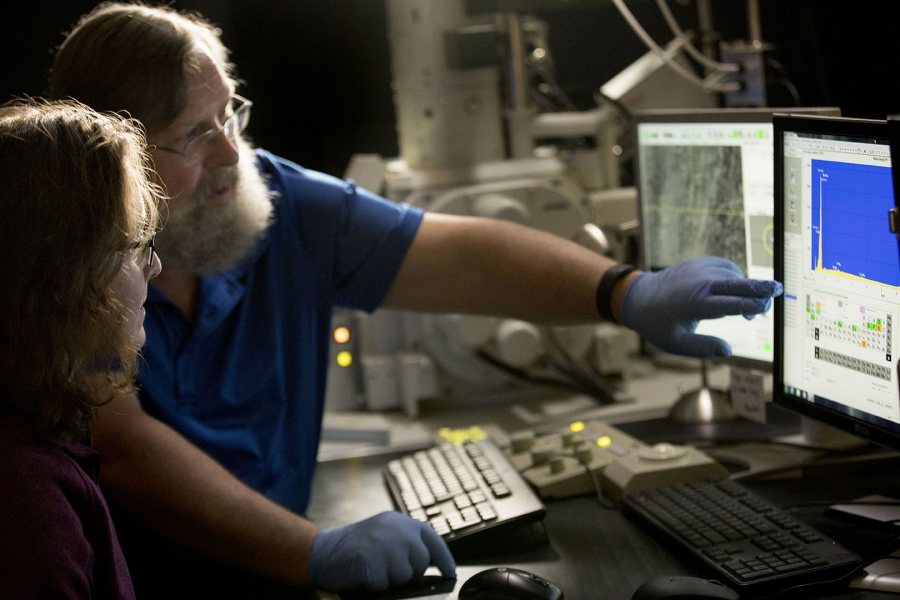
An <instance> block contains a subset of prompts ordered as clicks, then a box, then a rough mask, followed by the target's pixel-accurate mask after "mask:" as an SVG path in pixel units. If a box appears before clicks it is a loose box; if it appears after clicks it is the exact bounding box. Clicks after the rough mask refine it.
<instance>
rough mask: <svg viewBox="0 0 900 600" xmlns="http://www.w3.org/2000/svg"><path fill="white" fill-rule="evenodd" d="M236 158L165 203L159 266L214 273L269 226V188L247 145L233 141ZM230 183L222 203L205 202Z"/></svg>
mask: <svg viewBox="0 0 900 600" xmlns="http://www.w3.org/2000/svg"><path fill="white" fill-rule="evenodd" d="M238 151H239V152H240V160H239V161H238V164H237V165H235V166H232V167H223V168H221V169H219V170H218V171H217V172H216V173H215V174H214V175H213V176H212V177H211V178H208V179H206V180H204V181H201V182H200V184H199V186H198V187H197V190H196V191H195V192H194V194H193V195H192V196H191V197H190V198H187V199H184V200H182V201H180V202H179V204H181V205H180V206H176V207H170V208H169V216H168V220H167V221H166V224H165V227H163V229H162V231H160V232H159V234H157V236H156V250H157V252H158V253H159V256H160V258H161V260H162V263H163V268H165V269H172V270H174V271H180V272H187V273H194V274H196V275H200V274H204V273H216V272H219V271H222V270H225V269H227V268H229V267H231V266H232V265H234V264H235V263H236V262H237V261H238V260H240V259H241V258H243V257H244V256H245V255H246V254H247V253H248V252H249V251H250V250H251V249H252V248H253V246H254V245H255V244H256V242H257V241H258V240H259V238H260V237H261V236H262V234H263V232H264V231H265V230H266V228H267V227H268V225H269V220H270V218H271V215H272V192H271V191H270V190H269V188H268V186H266V183H265V181H264V180H263V177H262V175H261V174H260V173H259V170H258V169H257V168H256V156H255V154H254V153H253V149H252V148H251V147H250V144H249V143H248V142H247V141H245V140H244V139H239V140H238ZM226 185H234V186H235V189H234V192H233V196H232V197H231V198H230V199H227V200H226V202H225V203H224V204H221V205H219V204H217V205H214V206H207V204H206V198H207V196H209V195H210V194H211V193H213V192H214V191H215V190H217V189H221V188H222V187H224V186H226Z"/></svg>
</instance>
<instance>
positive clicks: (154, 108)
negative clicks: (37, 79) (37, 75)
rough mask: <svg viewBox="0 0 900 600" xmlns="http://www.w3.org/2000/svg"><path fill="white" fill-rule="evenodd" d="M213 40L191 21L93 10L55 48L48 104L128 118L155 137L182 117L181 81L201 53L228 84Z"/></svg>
mask: <svg viewBox="0 0 900 600" xmlns="http://www.w3.org/2000/svg"><path fill="white" fill-rule="evenodd" d="M220 35H221V31H220V30H219V29H217V28H216V27H214V26H213V25H212V24H211V23H209V22H208V21H206V20H204V19H203V17H201V16H200V15H198V14H194V13H179V12H176V11H174V10H172V9H171V8H168V7H165V6H147V5H144V4H127V3H117V2H107V3H103V4H100V5H99V6H97V7H96V8H95V9H94V10H92V11H91V12H90V13H88V14H87V15H85V16H84V17H83V18H82V19H81V20H80V21H79V22H78V23H77V24H76V25H75V27H74V28H73V29H72V31H71V32H70V33H69V34H68V35H67V36H66V39H65V41H64V42H63V43H62V45H61V46H60V47H59V49H58V51H57V53H56V58H55V60H54V62H53V69H52V71H51V75H50V96H51V97H53V98H64V97H70V98H75V99H77V100H78V101H80V102H83V103H85V104H87V105H88V106H91V107H92V108H94V109H96V110H100V111H128V113H129V114H130V116H132V117H133V118H135V119H137V120H138V121H140V122H141V123H143V124H144V127H145V128H146V130H147V131H149V132H156V131H160V130H162V129H165V128H166V127H168V126H169V125H170V124H171V123H172V122H173V121H174V120H175V118H176V117H177V116H178V115H179V114H180V113H181V111H182V110H183V109H184V106H185V103H186V98H187V89H186V74H187V73H188V72H190V71H191V70H192V69H196V68H197V65H198V63H197V58H198V57H199V55H200V54H199V53H200V51H205V52H208V53H209V54H210V55H211V56H212V57H213V59H214V60H215V62H216V63H217V64H218V65H219V66H220V67H221V69H222V71H223V73H224V74H225V77H227V78H229V80H231V77H232V73H233V71H234V66H233V64H232V63H231V62H229V59H228V50H227V49H226V48H225V45H224V44H222V40H221V39H220V37H219V36H220ZM231 83H232V84H234V81H233V80H231Z"/></svg>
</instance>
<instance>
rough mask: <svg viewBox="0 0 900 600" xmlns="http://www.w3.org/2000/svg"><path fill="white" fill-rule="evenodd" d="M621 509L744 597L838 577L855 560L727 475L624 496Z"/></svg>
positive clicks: (852, 566) (857, 559) (853, 565)
mask: <svg viewBox="0 0 900 600" xmlns="http://www.w3.org/2000/svg"><path fill="white" fill-rule="evenodd" d="M624 506H625V510H626V511H628V512H631V513H632V514H635V515H637V516H638V517H639V518H640V519H641V520H643V521H645V522H646V523H648V524H650V525H651V526H652V527H653V528H654V529H656V530H658V531H660V532H662V533H664V534H665V535H666V536H667V537H669V538H670V539H672V540H674V541H675V542H676V543H677V544H679V545H681V546H682V547H683V548H685V549H686V550H688V551H690V552H691V554H693V555H694V556H695V557H697V558H699V559H700V560H701V561H703V562H704V563H706V564H707V565H708V566H709V567H711V568H712V569H713V570H714V571H715V572H716V573H717V574H718V575H719V578H720V579H721V580H722V581H723V582H724V583H727V584H729V585H730V586H731V587H733V588H734V589H735V590H736V591H737V592H738V593H739V594H740V595H741V597H742V598H752V597H754V596H760V595H764V594H770V593H772V592H775V591H782V590H787V589H789V588H792V587H794V586H795V585H801V584H806V583H811V582H824V581H830V580H840V579H842V578H844V577H845V576H849V575H850V574H851V573H852V572H853V571H854V569H855V568H856V567H857V566H858V565H859V564H860V562H861V559H860V557H859V556H857V555H856V554H854V553H853V552H851V551H849V550H847V549H846V548H844V547H842V546H841V545H840V544H838V543H836V542H835V541H834V540H832V539H831V538H829V537H828V536H826V535H825V534H823V533H821V532H819V531H817V530H815V529H813V528H812V527H810V526H809V525H806V524H805V523H803V522H802V521H800V520H798V519H795V518H794V517H792V516H790V515H789V514H787V513H786V512H785V511H784V510H782V509H780V508H778V507H776V506H775V505H774V504H772V503H770V502H769V501H767V500H765V499H763V498H762V497H760V496H759V495H758V494H756V493H754V492H752V491H750V490H749V489H747V488H746V487H744V486H743V485H741V484H739V483H736V482H734V481H730V480H724V481H716V482H700V483H696V482H695V483H685V484H678V485H672V486H665V487H661V488H658V489H655V490H652V491H649V492H644V493H641V494H635V495H633V496H629V497H627V498H626V499H625V504H624Z"/></svg>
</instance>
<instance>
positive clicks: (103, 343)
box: [0, 100, 161, 443]
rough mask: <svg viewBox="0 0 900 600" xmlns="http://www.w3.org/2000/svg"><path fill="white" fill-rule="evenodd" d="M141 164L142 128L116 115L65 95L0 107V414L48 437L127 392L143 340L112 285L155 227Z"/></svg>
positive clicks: (79, 429)
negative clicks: (133, 329) (136, 336)
mask: <svg viewBox="0 0 900 600" xmlns="http://www.w3.org/2000/svg"><path fill="white" fill-rule="evenodd" d="M149 164H150V163H149V158H148V156H147V155H146V152H145V144H144V137H143V134H142V132H141V131H140V129H139V128H138V125H137V124H136V123H134V122H131V121H128V120H125V119H122V118H120V117H118V116H116V115H112V114H99V113H97V112H94V111H93V110H91V109H89V108H88V107H86V106H84V105H82V104H79V103H76V102H73V101H66V102H44V101H37V100H18V101H14V102H12V103H8V104H6V105H3V106H2V107H0V215H2V217H0V281H2V282H3V285H4V290H3V292H2V293H0V411H4V412H13V413H15V414H17V415H19V416H20V417H24V418H25V419H26V420H27V421H28V422H30V423H31V424H32V425H33V426H34V428H35V430H36V431H37V433H38V434H40V435H41V436H42V437H44V438H46V439H48V440H50V441H52V442H55V443H65V442H67V441H69V440H71V439H73V438H76V437H78V436H81V435H83V434H84V433H85V432H86V431H88V430H89V427H90V425H91V422H92V419H93V411H94V407H95V406H96V405H98V404H101V403H103V402H106V401H109V400H111V399H112V398H113V397H114V395H115V394H120V393H128V392H131V391H132V388H131V387H130V383H128V382H130V381H132V379H133V377H134V374H135V370H136V360H137V352H138V350H139V348H136V347H134V346H135V342H134V341H132V339H131V337H132V336H131V334H130V333H129V332H128V331H127V329H126V327H125V323H126V319H127V315H126V314H125V312H126V311H125V308H124V306H123V305H122V304H121V303H120V302H119V301H117V300H116V298H115V297H114V295H113V293H112V289H111V286H112V284H113V281H114V280H115V279H116V277H117V275H118V274H119V272H120V270H121V269H122V268H123V263H124V261H125V259H126V257H127V256H129V255H128V252H129V248H130V247H133V245H134V244H135V243H140V242H146V241H147V240H149V239H150V237H151V236H152V235H153V234H154V233H155V231H156V229H157V228H158V225H159V206H158V203H159V202H160V199H161V195H160V193H159V190H158V188H157V187H156V186H155V185H154V184H152V183H150V182H151V179H150V169H149ZM110 368H112V369H121V376H115V377H113V376H111V375H110V376H103V375H102V374H103V373H104V372H106V371H108V370H110ZM98 376H100V377H99V378H100V379H102V380H103V381H104V382H107V381H108V383H109V385H100V386H98V385H97V380H98ZM114 381H115V382H117V383H114ZM100 388H103V389H100Z"/></svg>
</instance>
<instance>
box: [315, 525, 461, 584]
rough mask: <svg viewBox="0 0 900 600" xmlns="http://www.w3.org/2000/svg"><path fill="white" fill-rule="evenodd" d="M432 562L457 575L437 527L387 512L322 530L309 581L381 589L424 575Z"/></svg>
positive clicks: (447, 574) (316, 545)
mask: <svg viewBox="0 0 900 600" xmlns="http://www.w3.org/2000/svg"><path fill="white" fill-rule="evenodd" d="M432 564H433V565H435V566H437V568H438V569H440V570H441V574H442V575H444V576H445V577H455V576H456V563H455V562H454V560H453V556H452V555H451V554H450V550H449V549H448V548H447V545H446V544H445V543H444V540H442V539H441V536H439V535H438V534H437V533H436V532H435V531H434V529H432V528H431V527H430V526H428V525H426V524H425V523H422V522H420V521H417V520H415V519H413V518H411V517H407V516H406V515H403V514H400V513H398V512H392V511H386V512H383V513H379V514H377V515H375V516H374V517H369V518H368V519H365V520H364V521H359V522H357V523H351V524H350V525H344V526H343V527H335V528H334V529H326V530H324V531H320V532H319V533H318V535H316V539H315V541H313V547H312V556H310V559H309V579H310V582H311V583H312V584H313V585H314V586H315V587H317V588H320V589H325V590H329V591H334V592H340V591H342V590H352V589H362V588H365V589H367V590H372V591H382V590H386V589H387V588H388V587H389V586H392V585H401V584H404V583H407V582H408V581H410V580H412V578H413V577H416V576H418V575H422V574H423V573H424V572H425V569H427V568H428V566H429V565H432Z"/></svg>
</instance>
